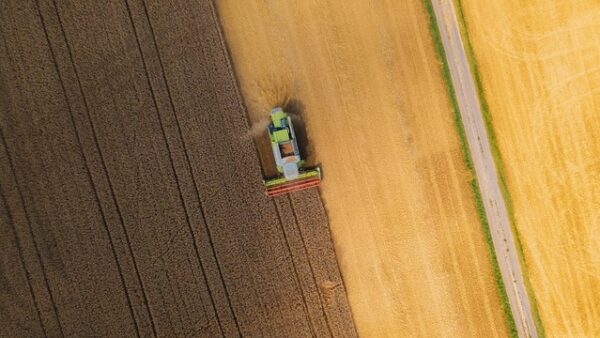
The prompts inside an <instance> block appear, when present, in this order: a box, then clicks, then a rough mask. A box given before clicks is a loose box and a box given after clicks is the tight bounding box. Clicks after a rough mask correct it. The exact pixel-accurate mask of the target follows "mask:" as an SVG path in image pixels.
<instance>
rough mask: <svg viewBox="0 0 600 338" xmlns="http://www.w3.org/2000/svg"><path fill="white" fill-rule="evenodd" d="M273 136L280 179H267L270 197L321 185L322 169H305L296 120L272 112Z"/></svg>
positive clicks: (277, 111) (271, 128)
mask: <svg viewBox="0 0 600 338" xmlns="http://www.w3.org/2000/svg"><path fill="white" fill-rule="evenodd" d="M268 130H269V137H270V139H271V148H272V150H273V157H274V158H275V164H276V165H277V171H278V172H279V174H280V175H279V176H278V177H275V178H270V179H266V180H265V181H264V182H265V187H266V188H267V196H271V197H272V196H278V195H282V194H287V193H291V192H294V191H300V190H304V189H308V188H310V187H315V186H318V185H320V184H321V169H320V168H318V167H317V168H312V169H308V168H303V166H304V160H303V159H302V158H301V156H300V150H299V148H298V143H297V141H296V134H295V133H294V127H293V126H292V119H291V118H290V116H289V115H288V114H287V113H286V112H284V111H283V109H281V108H279V107H277V108H273V109H272V110H271V123H269V127H268Z"/></svg>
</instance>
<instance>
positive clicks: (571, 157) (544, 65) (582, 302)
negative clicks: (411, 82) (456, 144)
mask: <svg viewBox="0 0 600 338" xmlns="http://www.w3.org/2000/svg"><path fill="white" fill-rule="evenodd" d="M462 6H463V9H464V16H465V20H466V27H467V30H468V34H469V37H470V40H471V44H472V46H473V49H474V56H475V61H476V63H477V66H478V69H479V72H480V74H481V82H482V84H483V89H484V92H485V93H484V96H485V98H486V100H487V103H488V106H489V109H488V110H489V117H490V119H491V122H492V123H491V124H492V127H493V130H494V132H495V141H496V143H497V146H498V148H499V152H500V155H501V161H502V164H503V167H502V173H503V174H504V176H505V180H506V182H507V187H508V193H509V195H510V198H511V200H512V211H513V215H514V221H515V225H516V230H517V232H518V234H519V237H520V239H521V243H522V245H523V251H524V258H525V262H526V264H527V267H528V269H527V270H528V271H527V274H528V276H529V280H530V282H531V288H532V290H533V294H534V295H535V297H536V298H537V304H538V310H539V313H540V316H541V320H542V323H543V327H544V329H545V331H546V334H547V336H549V337H598V336H600V230H599V229H600V110H599V107H600V66H599V65H600V44H599V41H600V4H599V3H598V1H596V0H584V1H576V2H575V1H529V2H527V3H526V4H525V3H524V2H522V1H509V0H502V1H474V0H469V1H467V0H464V1H462Z"/></svg>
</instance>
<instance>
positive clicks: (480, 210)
mask: <svg viewBox="0 0 600 338" xmlns="http://www.w3.org/2000/svg"><path fill="white" fill-rule="evenodd" d="M423 2H424V4H425V8H426V9H427V14H428V16H429V28H430V29H431V35H432V37H433V44H434V47H435V50H436V53H437V56H438V58H439V60H440V62H441V64H442V76H443V77H444V83H445V84H446V90H447V91H448V96H449V98H450V103H451V105H452V112H453V117H454V124H455V126H456V129H457V131H458V135H459V137H460V147H461V150H462V154H463V158H464V160H465V165H466V166H467V168H468V170H469V172H470V173H471V180H470V186H471V191H472V193H473V197H474V198H475V207H476V210H477V214H478V216H479V221H480V222H481V225H482V228H483V233H484V236H485V241H486V244H487V249H488V253H489V255H490V258H491V261H492V269H493V274H494V279H495V281H496V286H497V288H498V293H499V295H500V301H501V303H502V310H503V311H504V317H505V319H506V322H507V326H508V330H509V333H510V336H511V337H515V338H516V337H518V334H517V327H516V324H515V320H514V318H513V315H512V311H511V309H510V304H509V302H508V295H507V294H506V287H505V286H504V281H503V280H502V274H501V272H500V267H499V265H498V259H497V257H496V251H495V250H494V243H493V242H492V234H491V232H490V226H489V223H488V220H487V216H486V215H485V209H484V206H483V200H482V198H481V192H480V190H479V184H478V182H477V177H476V175H475V169H474V167H473V160H472V159H471V152H470V150H469V146H468V144H467V137H466V134H465V128H464V125H463V122H462V118H461V116H460V111H459V109H458V102H457V101H456V93H455V91H454V86H453V85H452V79H451V78H450V69H449V68H448V62H447V60H446V53H445V52H444V46H443V44H442V39H441V36H440V31H439V27H438V25H437V22H436V20H435V14H434V12H433V4H432V3H431V0H423ZM478 88H480V86H479V83H478ZM480 95H481V93H480ZM482 105H483V101H482ZM486 108H487V106H486ZM486 111H487V109H486ZM486 121H487V118H486ZM490 141H492V140H490ZM496 151H497V149H496ZM498 154H499V153H498Z"/></svg>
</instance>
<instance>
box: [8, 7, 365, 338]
mask: <svg viewBox="0 0 600 338" xmlns="http://www.w3.org/2000/svg"><path fill="white" fill-rule="evenodd" d="M0 38H1V40H0V104H1V105H0V138H1V142H0V193H1V194H0V197H1V198H0V219H1V223H0V247H1V248H2V249H1V253H0V336H1V337H26V336H35V337H37V336H50V337H59V336H69V337H90V336H112V337H132V336H144V337H147V336H156V335H158V336H163V337H166V336H203V337H207V336H210V337H218V336H228V337H229V336H239V335H243V336H276V337H284V336H288V335H290V334H293V335H295V336H340V337H348V336H350V337H351V336H355V335H356V331H355V329H354V326H353V322H352V318H351V314H350V310H349V306H348V302H347V299H346V295H345V290H344V285H343V283H342V280H341V277H340V273H339V270H338V266H337V263H336V260H335V255H334V251H333V245H332V243H331V239H330V235H329V229H328V224H327V217H326V214H325V210H324V208H323V205H322V204H321V202H320V199H319V195H318V192H317V191H316V190H315V189H313V190H310V191H305V192H302V193H298V194H295V195H293V196H292V197H289V198H288V197H281V198H278V199H275V200H271V199H268V198H266V196H265V195H264V189H263V187H262V182H261V169H260V163H259V160H258V156H257V153H256V149H255V147H254V145H253V143H252V140H251V139H250V138H248V137H245V136H244V135H246V134H247V133H248V123H247V116H246V113H245V110H244V107H243V104H242V101H241V98H240V96H239V93H238V90H237V88H236V84H235V78H234V77H233V75H232V73H231V67H230V65H229V61H228V56H227V52H226V50H225V46H224V44H223V40H222V37H221V33H220V30H219V26H218V22H217V17H216V15H215V11H214V7H213V6H212V3H211V2H210V1H196V2H188V1H184V0H174V1H169V2H168V3H167V2H164V1H159V0H146V1H142V0H127V1H110V2H108V3H107V2H102V1H95V0H86V1H78V2H65V1H53V0H37V1H36V0H7V1H2V2H1V3H0Z"/></svg>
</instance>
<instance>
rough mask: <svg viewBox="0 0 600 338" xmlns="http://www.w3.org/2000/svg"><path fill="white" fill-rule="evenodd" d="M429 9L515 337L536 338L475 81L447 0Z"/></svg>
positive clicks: (449, 0)
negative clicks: (500, 274) (438, 37)
mask: <svg viewBox="0 0 600 338" xmlns="http://www.w3.org/2000/svg"><path fill="white" fill-rule="evenodd" d="M433 8H434V11H435V16H436V21H437V23H438V26H439V28H440V33H441V38H442V42H443V44H444V50H445V52H446V58H447V60H448V66H449V67H450V74H451V77H452V83H453V85H454V89H455V91H456V98H457V100H458V105H459V108H460V114H461V117H462V121H463V124H464V127H465V132H466V135H467V142H468V144H469V149H470V150H471V156H472V157H473V164H474V166H475V172H476V175H477V180H478V181H479V187H480V189H481V195H482V198H483V203H484V206H485V212H486V215H487V219H488V222H489V225H490V230H491V233H492V240H493V243H494V249H495V250H496V256H497V258H498V263H499V265H500V271H501V273H502V279H503V280H504V284H505V286H506V292H507V294H508V300H509V303H510V307H511V310H512V313H513V317H514V319H515V323H516V325H517V331H518V333H519V337H537V336H538V334H537V331H536V327H535V324H534V321H533V315H532V312H531V304H530V302H529V298H528V296H527V290H526V288H525V284H524V282H523V273H522V269H521V266H520V263H519V258H518V253H517V249H516V245H515V239H514V237H513V234H512V232H511V229H510V223H509V218H508V212H507V210H506V205H505V203H504V199H503V197H502V193H501V191H500V184H499V181H498V176H497V173H496V168H495V166H494V159H493V157H492V153H491V148H490V144H489V140H488V137H487V131H486V128H485V123H484V120H483V115H482V113H481V105H480V102H479V98H478V96H477V90H476V87H475V81H473V76H472V74H471V71H470V68H469V62H468V60H467V56H466V54H465V50H464V46H463V43H462V40H461V35H460V29H459V25H458V20H457V17H456V12H455V10H454V3H453V1H451V0H434V1H433Z"/></svg>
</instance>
